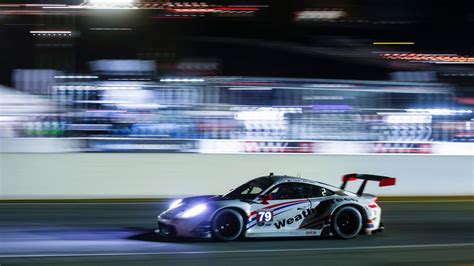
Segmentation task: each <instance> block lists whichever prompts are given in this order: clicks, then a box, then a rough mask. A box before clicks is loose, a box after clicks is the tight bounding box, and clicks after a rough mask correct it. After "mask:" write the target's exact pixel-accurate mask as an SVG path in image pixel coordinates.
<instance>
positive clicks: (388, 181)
mask: <svg viewBox="0 0 474 266" xmlns="http://www.w3.org/2000/svg"><path fill="white" fill-rule="evenodd" d="M357 179H361V180H364V182H362V185H360V187H359V190H357V195H359V196H361V195H362V193H364V189H365V185H366V184H367V181H378V182H379V186H380V187H386V186H393V185H395V181H396V179H395V178H393V177H387V176H381V175H369V174H355V173H354V174H347V175H344V176H343V177H342V185H341V189H345V188H346V185H347V182H349V181H354V180H357Z"/></svg>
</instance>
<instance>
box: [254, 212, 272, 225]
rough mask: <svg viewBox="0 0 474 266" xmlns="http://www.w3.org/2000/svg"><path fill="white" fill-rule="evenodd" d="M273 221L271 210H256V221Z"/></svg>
mask: <svg viewBox="0 0 474 266" xmlns="http://www.w3.org/2000/svg"><path fill="white" fill-rule="evenodd" d="M270 221H273V211H260V212H257V222H259V223H261V222H270Z"/></svg>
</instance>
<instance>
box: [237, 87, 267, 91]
mask: <svg viewBox="0 0 474 266" xmlns="http://www.w3.org/2000/svg"><path fill="white" fill-rule="evenodd" d="M272 89H273V88H270V87H236V88H228V90H230V91H271V90H272Z"/></svg>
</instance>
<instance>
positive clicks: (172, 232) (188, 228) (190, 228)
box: [155, 217, 212, 238]
mask: <svg viewBox="0 0 474 266" xmlns="http://www.w3.org/2000/svg"><path fill="white" fill-rule="evenodd" d="M155 233H157V234H159V235H162V236H166V237H190V238H211V236H212V235H211V224H210V222H209V221H197V220H195V219H170V220H167V219H161V218H159V217H158V227H157V229H156V230H155Z"/></svg>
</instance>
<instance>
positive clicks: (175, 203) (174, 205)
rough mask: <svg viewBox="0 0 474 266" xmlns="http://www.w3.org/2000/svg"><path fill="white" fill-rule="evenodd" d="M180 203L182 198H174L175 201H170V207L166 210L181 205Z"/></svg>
mask: <svg viewBox="0 0 474 266" xmlns="http://www.w3.org/2000/svg"><path fill="white" fill-rule="evenodd" d="M181 204H183V200H182V199H179V200H175V201H173V203H171V205H170V207H169V208H168V210H171V209H174V208H177V207H179V206H181Z"/></svg>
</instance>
